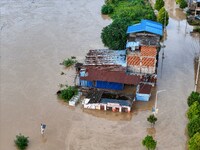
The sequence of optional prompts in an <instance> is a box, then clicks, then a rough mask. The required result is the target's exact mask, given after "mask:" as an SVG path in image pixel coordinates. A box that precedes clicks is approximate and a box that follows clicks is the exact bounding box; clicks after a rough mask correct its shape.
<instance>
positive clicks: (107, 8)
mask: <svg viewBox="0 0 200 150" xmlns="http://www.w3.org/2000/svg"><path fill="white" fill-rule="evenodd" d="M112 12H113V7H112V6H111V5H103V6H102V7H101V13H102V14H104V15H108V14H111V13H112Z"/></svg>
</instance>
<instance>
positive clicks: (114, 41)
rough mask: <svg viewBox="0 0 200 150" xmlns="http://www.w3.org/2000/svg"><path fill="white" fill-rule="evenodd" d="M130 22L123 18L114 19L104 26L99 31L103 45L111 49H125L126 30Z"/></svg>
mask: <svg viewBox="0 0 200 150" xmlns="http://www.w3.org/2000/svg"><path fill="white" fill-rule="evenodd" d="M130 24H131V21H130V19H125V18H123V19H116V20H114V21H113V22H112V23H111V24H110V25H108V26H106V27H104V28H103V30H102V33H101V39H102V42H103V43H104V45H105V46H107V47H108V48H109V49H113V50H119V49H125V44H126V38H127V35H126V30H127V27H128V26H129V25H130Z"/></svg>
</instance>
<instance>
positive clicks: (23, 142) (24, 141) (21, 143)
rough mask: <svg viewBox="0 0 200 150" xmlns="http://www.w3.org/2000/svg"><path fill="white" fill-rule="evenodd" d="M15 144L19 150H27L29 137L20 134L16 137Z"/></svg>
mask: <svg viewBox="0 0 200 150" xmlns="http://www.w3.org/2000/svg"><path fill="white" fill-rule="evenodd" d="M14 142H15V145H16V146H17V148H18V149H19V150H25V149H26V148H27V146H28V143H29V140H28V137H25V136H24V135H22V134H21V133H20V134H19V135H16V139H15V140H14Z"/></svg>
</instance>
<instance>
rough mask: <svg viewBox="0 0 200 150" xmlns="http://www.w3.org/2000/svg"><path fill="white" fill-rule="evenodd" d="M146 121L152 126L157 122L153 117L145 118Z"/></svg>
mask: <svg viewBox="0 0 200 150" xmlns="http://www.w3.org/2000/svg"><path fill="white" fill-rule="evenodd" d="M147 121H149V122H150V123H151V124H153V126H154V125H155V123H156V121H157V118H156V117H155V116H154V115H150V116H149V117H148V118H147Z"/></svg>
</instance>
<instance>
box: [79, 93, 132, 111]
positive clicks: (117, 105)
mask: <svg viewBox="0 0 200 150" xmlns="http://www.w3.org/2000/svg"><path fill="white" fill-rule="evenodd" d="M82 104H83V106H84V108H87V109H98V110H107V111H115V112H130V111H131V108H132V104H133V100H131V99H130V98H128V97H126V96H124V95H120V94H114V93H108V92H103V91H90V92H89V94H88V96H87V97H86V98H85V99H84V100H83V103H82Z"/></svg>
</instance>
